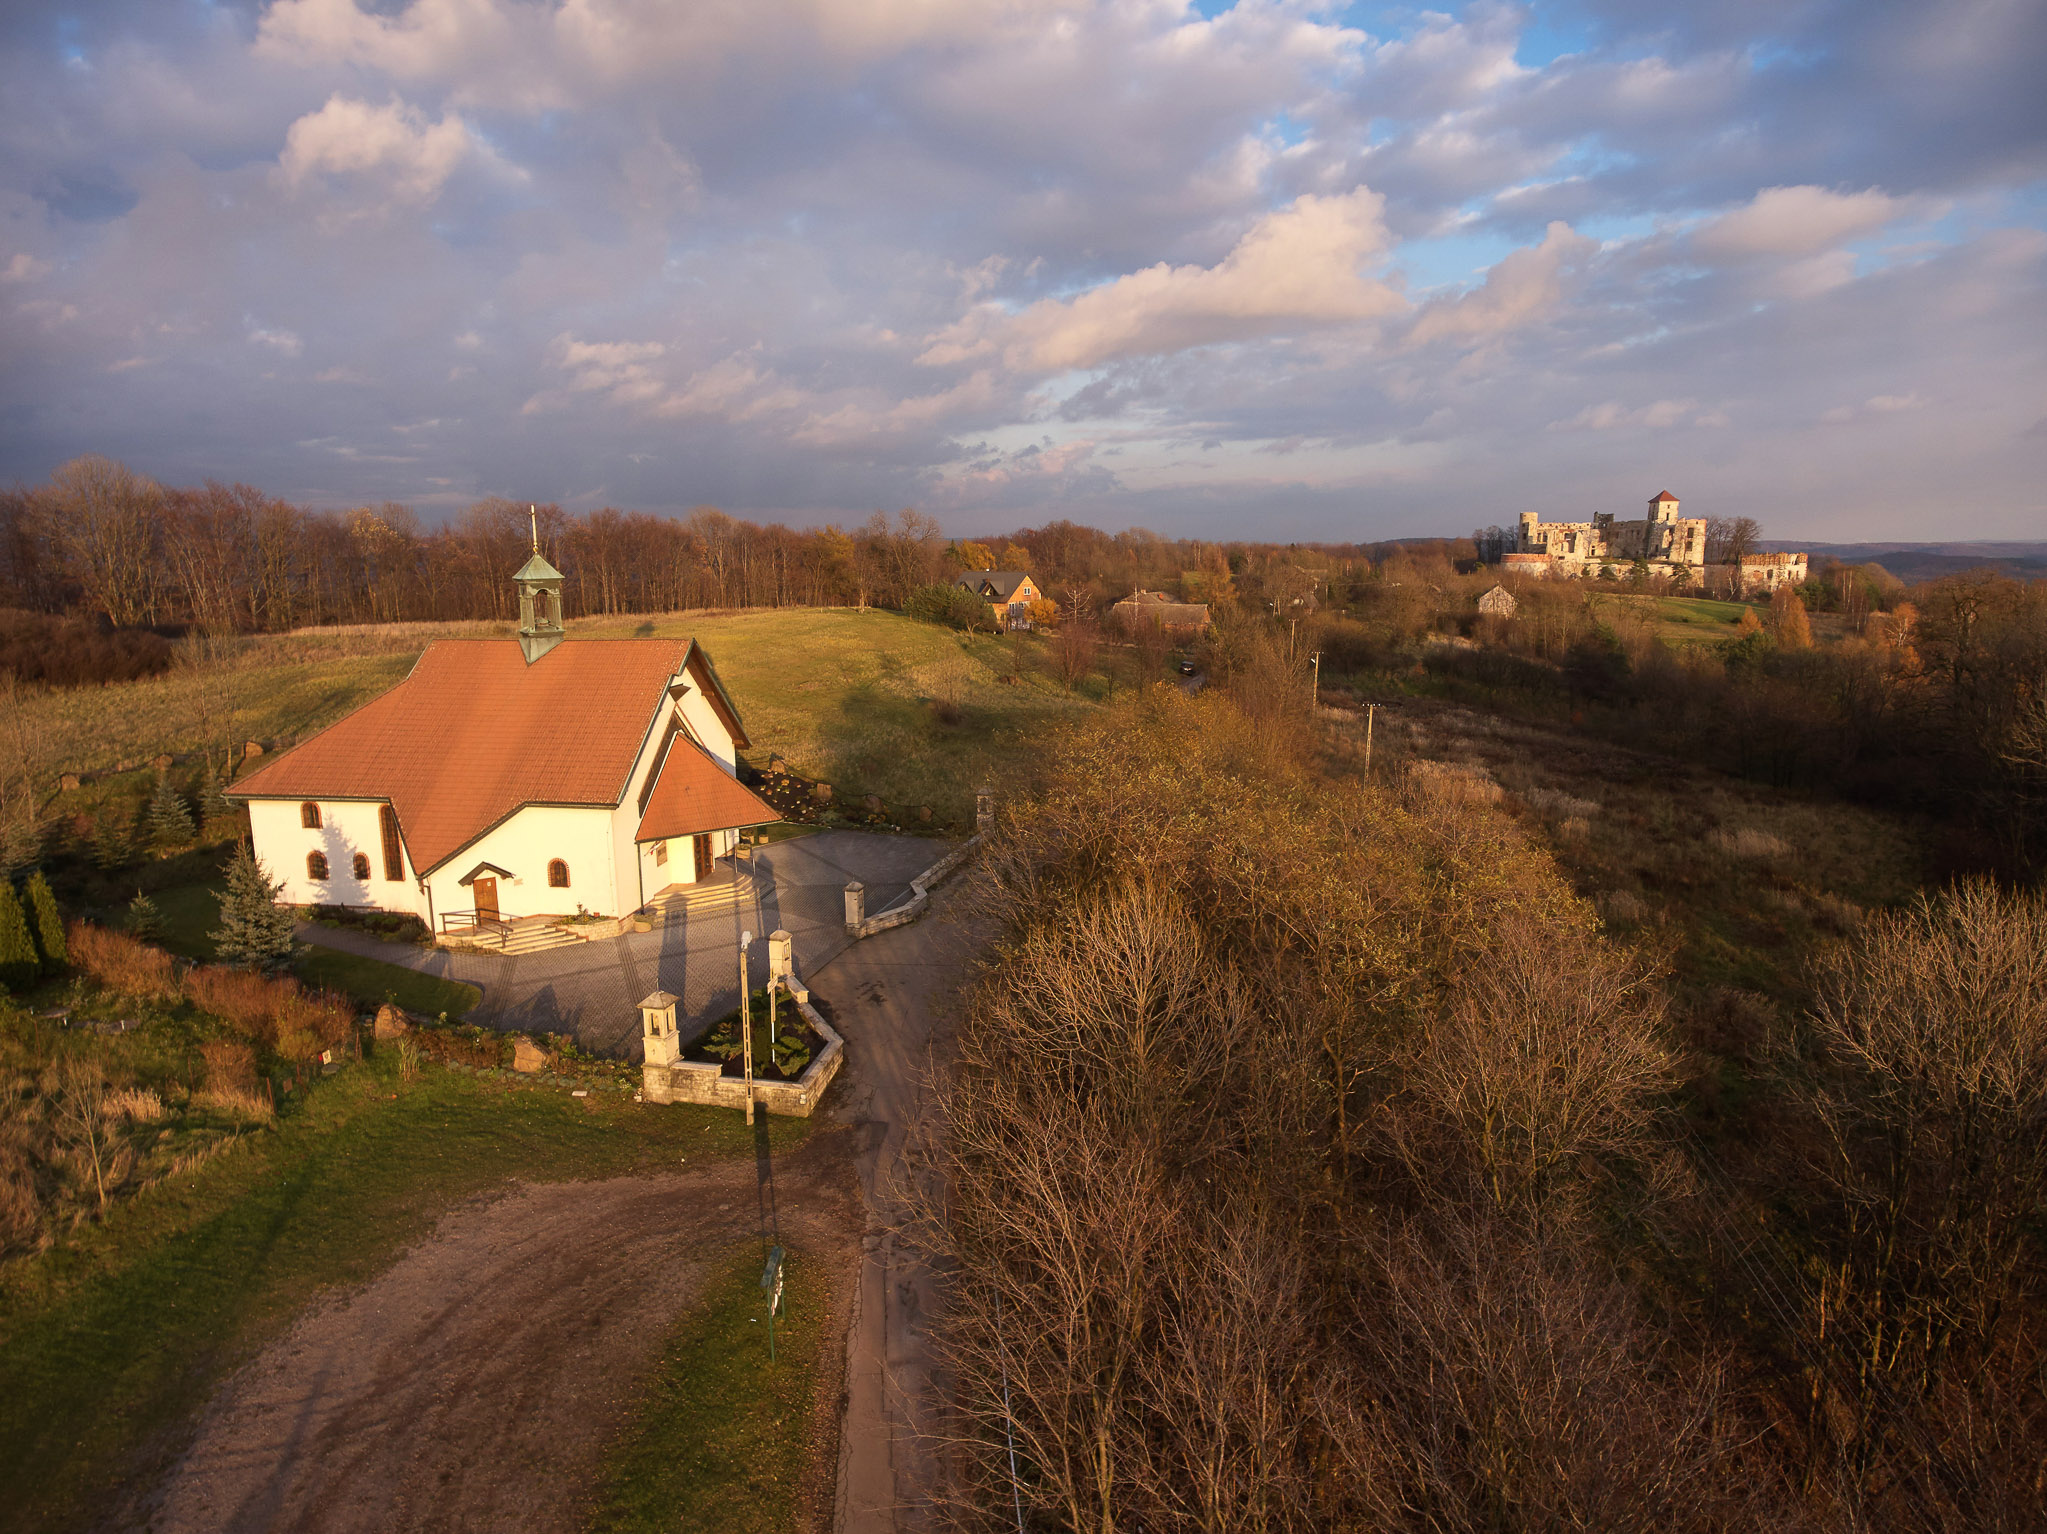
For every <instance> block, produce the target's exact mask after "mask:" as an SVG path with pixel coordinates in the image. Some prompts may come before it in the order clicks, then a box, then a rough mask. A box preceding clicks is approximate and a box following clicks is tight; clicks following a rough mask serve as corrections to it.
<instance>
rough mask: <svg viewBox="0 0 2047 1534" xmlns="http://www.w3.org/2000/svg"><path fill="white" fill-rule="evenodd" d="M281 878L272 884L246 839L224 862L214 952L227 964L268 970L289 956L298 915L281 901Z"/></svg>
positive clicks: (282, 892)
mask: <svg viewBox="0 0 2047 1534" xmlns="http://www.w3.org/2000/svg"><path fill="white" fill-rule="evenodd" d="M283 894H284V882H283V881H282V880H279V881H278V882H277V883H275V884H272V883H271V882H270V876H269V874H268V873H266V872H265V871H264V868H263V865H262V864H261V863H259V862H257V861H256V855H255V853H253V852H252V851H250V850H249V844H248V843H247V842H243V843H241V844H240V845H239V846H237V847H236V848H235V855H234V858H233V860H232V861H231V862H229V864H228V865H227V888H226V889H225V890H223V891H222V892H221V894H220V897H219V899H220V925H219V926H218V927H216V928H215V929H214V932H213V948H214V952H216V953H217V954H219V955H220V957H221V958H222V960H224V961H225V962H227V963H229V964H247V965H253V966H256V967H257V968H264V969H267V968H272V967H274V966H277V965H280V964H283V963H284V962H285V961H286V960H287V959H289V958H290V957H291V954H292V949H293V947H294V946H295V944H296V929H295V926H294V923H295V922H296V920H297V918H296V917H295V916H294V915H293V913H292V909H291V907H289V906H285V905H279V904H278V903H277V902H278V899H279V897H280V896H282V895H283Z"/></svg>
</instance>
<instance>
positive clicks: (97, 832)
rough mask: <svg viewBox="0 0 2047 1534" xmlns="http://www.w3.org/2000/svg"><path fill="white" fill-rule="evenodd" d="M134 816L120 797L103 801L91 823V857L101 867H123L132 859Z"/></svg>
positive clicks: (133, 857) (133, 856)
mask: <svg viewBox="0 0 2047 1534" xmlns="http://www.w3.org/2000/svg"><path fill="white" fill-rule="evenodd" d="M134 827H135V820H134V815H133V813H132V812H131V811H130V810H129V808H128V806H127V805H126V804H125V803H124V802H123V801H121V800H119V799H115V800H113V801H111V802H109V803H108V804H107V805H105V806H104V807H103V808H102V809H101V810H100V812H99V816H98V818H97V819H95V820H94V821H93V825H92V860H93V862H94V863H96V864H98V865H99V866H100V867H101V868H103V869H109V870H111V869H115V868H125V867H127V865H128V864H130V863H132V862H133V861H134V860H135V831H134Z"/></svg>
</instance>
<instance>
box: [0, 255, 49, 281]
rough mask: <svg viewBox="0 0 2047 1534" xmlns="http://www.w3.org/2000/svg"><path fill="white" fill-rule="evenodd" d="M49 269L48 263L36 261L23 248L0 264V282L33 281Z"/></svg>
mask: <svg viewBox="0 0 2047 1534" xmlns="http://www.w3.org/2000/svg"><path fill="white" fill-rule="evenodd" d="M49 270H50V263H49V262H47V261H38V260H37V259H36V258H35V257H34V256H32V255H30V254H29V253H28V252H27V251H25V250H17V251H16V252H15V253H14V254H13V256H12V257H10V258H9V260H8V262H7V264H6V265H5V266H0V282H34V281H35V280H36V278H38V277H41V276H43V275H44V274H45V273H47V272H48V271H49Z"/></svg>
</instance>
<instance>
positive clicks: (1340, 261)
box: [917, 187, 1405, 373]
mask: <svg viewBox="0 0 2047 1534" xmlns="http://www.w3.org/2000/svg"><path fill="white" fill-rule="evenodd" d="M1383 208H1384V200H1383V199H1382V198H1380V197H1379V196H1378V194H1377V193H1375V192H1372V191H1370V190H1368V189H1366V188H1364V187H1359V188H1357V189H1356V190H1355V191H1353V192H1349V193H1346V194H1345V195H1343V196H1338V197H1317V196H1315V195H1313V194H1312V193H1310V194H1304V195H1302V196H1301V197H1298V198H1296V199H1295V200H1294V201H1293V202H1292V203H1291V204H1290V205H1289V206H1287V207H1285V208H1282V209H1280V210H1279V211H1278V212H1276V213H1269V214H1267V215H1266V216H1265V217H1263V218H1261V219H1259V220H1258V222H1257V223H1255V224H1253V225H1252V226H1251V228H1250V230H1249V231H1248V232H1247V233H1246V234H1245V235H1244V237H1243V238H1242V239H1241V240H1239V241H1238V242H1237V243H1236V245H1235V247H1233V248H1232V249H1231V251H1230V253H1229V254H1228V255H1227V256H1225V257H1224V258H1223V259H1222V260H1221V261H1220V262H1218V263H1217V264H1216V265H1214V266H1169V265H1167V264H1166V263H1165V262H1160V263H1159V264H1158V265H1157V266H1152V267H1147V268H1145V269H1144V270H1143V271H1140V272H1132V273H1130V274H1129V275H1128V276H1124V277H1118V278H1117V279H1116V280H1115V281H1113V282H1108V283H1104V284H1103V285H1101V286H1100V287H1097V288H1093V289H1091V290H1090V291H1088V292H1085V293H1082V294H1081V295H1079V296H1078V297H1076V298H1070V299H1041V300H1040V301H1039V302H1037V303H1035V304H1032V305H1031V306H1030V307H1029V308H1027V309H1025V310H1024V311H1023V312H1022V313H1021V314H1015V315H1011V314H1006V313H1004V312H1003V311H1002V310H1001V309H1000V308H999V307H998V306H994V305H988V306H983V307H982V308H980V309H977V310H975V311H974V312H973V313H972V314H970V315H969V316H968V317H967V318H965V319H963V320H961V321H960V322H959V323H957V324H955V325H952V326H950V327H948V328H947V329H946V330H945V331H943V332H941V333H940V334H939V335H938V336H937V337H936V338H935V339H934V340H933V341H932V343H931V345H930V346H929V347H928V348H926V350H925V351H924V353H923V354H922V355H921V356H920V357H919V358H918V359H917V360H918V361H919V362H922V363H925V364H927V365H932V366H943V365H945V364H947V363H953V362H959V361H963V360H965V359H967V358H972V357H984V356H988V355H990V354H994V353H999V354H1000V355H1001V356H1002V358H1003V360H1004V362H1006V363H1007V364H1008V366H1010V367H1011V368H1014V369H1016V370H1018V371H1023V372H1038V373H1050V372H1059V371H1062V370H1065V369H1069V368H1090V367H1096V366H1098V365H1100V364H1101V363H1104V362H1109V361H1114V360H1117V359H1119V358H1125V357H1138V356H1157V355H1160V354H1162V353H1168V352H1177V351H1184V350H1185V349H1187V348H1188V347H1193V346H1204V345H1209V344H1212V343H1214V342H1218V341H1245V340H1252V339H1255V338H1258V337H1262V336H1268V335H1274V334H1278V333H1282V332H1285V331H1288V330H1293V329H1313V328H1317V327H1321V326H1328V325H1337V324H1350V323H1355V322H1357V321H1360V320H1369V319H1374V318H1378V317H1380V316H1383V315H1387V314H1392V313H1395V312H1397V311H1398V310H1400V309H1402V308H1403V307H1405V302H1404V300H1403V299H1402V298H1401V297H1400V295H1399V294H1398V293H1396V292H1395V291H1394V290H1393V289H1392V288H1389V287H1387V286H1386V285H1385V284H1384V283H1382V282H1378V281H1375V280H1373V279H1371V278H1368V277H1365V276H1363V275H1361V274H1360V272H1359V268H1360V267H1361V266H1363V265H1364V264H1365V263H1366V262H1368V261H1371V260H1373V259H1374V258H1376V257H1379V256H1381V255H1383V254H1384V252H1385V249H1386V244H1387V238H1386V226H1385V222H1384V219H1383V218H1382V216H1381V215H1382V212H1383Z"/></svg>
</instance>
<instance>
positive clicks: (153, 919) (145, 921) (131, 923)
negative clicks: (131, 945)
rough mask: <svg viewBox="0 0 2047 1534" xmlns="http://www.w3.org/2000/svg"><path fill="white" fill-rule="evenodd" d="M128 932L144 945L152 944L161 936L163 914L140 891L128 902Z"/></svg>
mask: <svg viewBox="0 0 2047 1534" xmlns="http://www.w3.org/2000/svg"><path fill="white" fill-rule="evenodd" d="M128 931H129V932H130V933H131V934H133V935H134V936H136V937H138V938H140V939H141V940H142V941H143V942H145V943H153V942H155V941H156V940H157V939H158V938H160V937H162V936H163V912H161V911H159V910H158V909H157V908H156V902H155V901H154V900H151V899H150V898H149V897H148V896H147V895H145V894H143V893H142V891H141V890H137V891H136V892H135V898H134V899H133V900H131V901H129V902H128Z"/></svg>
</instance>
